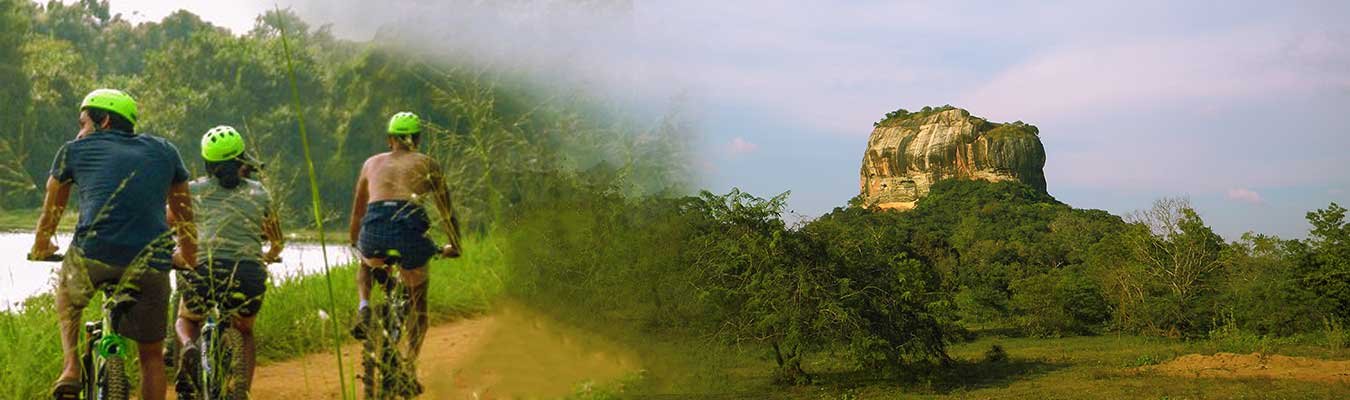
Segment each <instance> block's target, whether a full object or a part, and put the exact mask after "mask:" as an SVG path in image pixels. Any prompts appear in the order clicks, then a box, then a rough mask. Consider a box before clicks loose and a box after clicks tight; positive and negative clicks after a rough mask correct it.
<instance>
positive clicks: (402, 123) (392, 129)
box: [389, 111, 422, 136]
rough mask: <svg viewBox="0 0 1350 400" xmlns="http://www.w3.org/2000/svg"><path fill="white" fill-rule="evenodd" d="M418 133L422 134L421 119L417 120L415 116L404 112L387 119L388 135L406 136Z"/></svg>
mask: <svg viewBox="0 0 1350 400" xmlns="http://www.w3.org/2000/svg"><path fill="white" fill-rule="evenodd" d="M419 132H422V119H421V118H417V114H413V113H410V112H407V111H404V112H401V113H398V114H394V116H393V117H392V118H389V134H390V135H394V136H407V135H411V134H414V133H419Z"/></svg>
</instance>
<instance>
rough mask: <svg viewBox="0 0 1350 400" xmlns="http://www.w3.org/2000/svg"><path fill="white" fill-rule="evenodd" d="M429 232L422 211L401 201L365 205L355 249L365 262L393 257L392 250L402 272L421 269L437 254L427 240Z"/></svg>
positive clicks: (427, 220)
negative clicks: (366, 259)
mask: <svg viewBox="0 0 1350 400" xmlns="http://www.w3.org/2000/svg"><path fill="white" fill-rule="evenodd" d="M430 228H431V219H430V218H428V217H427V212H426V210H424V209H422V207H420V206H418V205H416V204H413V203H409V202H407V201H402V200H392V201H377V202H374V203H370V204H367V205H366V216H365V217H364V218H361V236H360V237H359V238H358V239H357V242H356V248H357V249H358V250H360V251H361V256H362V257H365V258H384V257H393V256H395V254H391V250H393V251H394V252H396V256H397V257H398V258H399V260H398V262H399V264H400V266H402V267H403V269H417V268H421V267H423V266H425V265H427V261H429V260H431V256H433V255H435V254H436V253H438V252H439V251H440V249H438V248H436V244H435V243H434V242H432V241H431V239H430V238H428V237H427V230H428V229H430Z"/></svg>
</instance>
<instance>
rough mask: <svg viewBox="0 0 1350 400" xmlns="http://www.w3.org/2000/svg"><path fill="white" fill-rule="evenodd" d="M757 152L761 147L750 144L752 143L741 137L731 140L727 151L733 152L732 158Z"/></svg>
mask: <svg viewBox="0 0 1350 400" xmlns="http://www.w3.org/2000/svg"><path fill="white" fill-rule="evenodd" d="M755 150H759V145H757V144H754V143H750V141H748V140H745V139H744V138H741V137H739V136H738V137H736V138H735V139H731V143H728V144H727V151H729V152H731V155H732V156H739V155H744V154H750V153H753V152H755Z"/></svg>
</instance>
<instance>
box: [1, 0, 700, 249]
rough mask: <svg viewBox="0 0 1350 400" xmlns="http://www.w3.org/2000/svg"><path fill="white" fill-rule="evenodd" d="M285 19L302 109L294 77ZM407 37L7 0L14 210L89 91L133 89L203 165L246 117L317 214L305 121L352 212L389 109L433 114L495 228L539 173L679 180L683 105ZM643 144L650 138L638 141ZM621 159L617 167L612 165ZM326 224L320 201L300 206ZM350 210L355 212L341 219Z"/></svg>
mask: <svg viewBox="0 0 1350 400" xmlns="http://www.w3.org/2000/svg"><path fill="white" fill-rule="evenodd" d="M283 29H285V32H286V35H287V39H289V40H290V46H291V48H292V49H293V52H292V54H291V56H292V57H293V62H294V66H295V72H296V78H297V79H296V80H297V82H296V86H297V88H298V91H299V97H300V99H301V105H300V107H301V108H300V109H296V107H295V106H294V104H293V102H292V97H291V91H290V86H289V82H288V79H287V75H286V53H285V52H284V51H283V46H282V41H281V33H282V30H283ZM399 43H401V41H397V40H380V38H376V40H373V41H371V42H352V41H346V40H341V39H338V38H335V37H334V36H333V35H332V34H331V32H330V31H329V30H328V29H327V28H326V27H320V28H317V29H314V28H312V27H310V26H309V25H308V24H307V23H305V22H304V21H302V20H301V19H300V18H298V17H297V16H296V15H295V14H293V13H292V12H290V11H289V10H277V11H269V12H267V13H266V14H264V15H261V16H259V17H258V19H257V22H256V25H255V26H254V28H253V29H252V30H250V31H248V32H229V31H227V30H225V29H223V28H220V27H216V26H212V25H211V24H210V23H207V22H205V21H203V20H202V19H201V18H200V17H198V16H196V15H193V14H191V13H189V12H186V11H178V12H176V13H174V14H171V15H169V16H167V17H165V18H164V19H163V20H161V21H159V22H150V23H141V24H134V25H133V24H131V23H129V22H127V21H126V20H124V19H122V18H121V17H120V16H118V15H109V8H108V3H107V1H96V0H82V1H79V2H73V3H70V4H65V3H62V2H57V1H51V2H48V3H46V4H43V5H39V4H35V3H32V2H29V1H23V0H0V59H2V60H4V62H3V65H0V90H3V93H0V95H2V96H3V97H4V98H5V99H7V100H6V101H5V106H4V107H0V127H2V128H0V209H6V208H9V209H17V208H35V207H37V206H38V205H39V204H40V202H41V195H42V192H41V190H40V187H41V186H42V185H43V184H44V183H45V177H46V174H47V169H48V168H50V166H51V158H52V157H53V156H54V155H55V154H56V150H57V149H58V148H59V147H60V146H61V145H62V144H63V143H65V142H66V141H68V140H72V139H73V138H74V135H75V131H76V130H77V129H76V125H77V124H76V113H77V110H76V105H78V104H79V101H80V99H81V98H82V97H83V96H84V95H85V94H86V93H88V92H89V91H90V90H92V89H94V88H98V87H112V88H119V89H123V90H125V91H127V92H128V93H130V94H131V95H132V96H134V97H135V98H136V100H137V102H138V103H139V105H140V114H141V120H140V122H139V124H138V126H137V129H138V130H139V131H141V132H146V133H150V134H154V135H159V136H164V137H167V138H169V139H170V140H171V141H172V142H173V143H174V144H175V145H177V147H178V149H179V150H180V152H181V153H182V154H183V155H184V160H185V161H187V164H188V168H189V169H190V170H194V171H200V170H201V168H202V166H201V163H200V162H199V161H198V157H196V155H197V154H199V152H200V147H199V146H200V145H199V140H200V137H201V135H202V134H203V133H205V132H206V130H207V129H210V128H212V127H214V126H217V125H232V126H235V127H236V128H238V129H239V130H240V132H242V133H244V135H245V136H246V137H247V138H248V140H249V146H250V147H251V150H252V151H253V152H255V153H256V154H257V156H259V157H260V158H261V159H263V160H265V161H266V162H267V170H266V172H267V179H268V180H271V181H272V184H271V185H269V187H271V188H272V190H273V192H274V194H275V195H277V196H278V197H279V198H282V199H284V200H285V201H284V203H285V204H287V205H289V206H290V207H291V208H292V209H299V210H306V209H308V208H309V207H308V204H309V202H310V198H309V197H310V194H309V190H293V189H292V188H294V187H303V186H302V185H308V182H307V181H306V178H305V168H304V166H305V164H304V162H305V160H304V158H303V152H302V151H301V150H302V149H301V143H300V135H299V133H298V132H299V126H298V124H297V117H298V116H300V114H301V112H303V116H304V117H305V122H306V123H307V128H308V130H309V132H311V135H310V137H311V138H312V139H311V143H310V149H311V151H312V152H313V156H314V160H313V162H314V164H315V167H316V168H317V169H318V170H319V171H321V173H320V174H319V175H318V178H319V180H318V182H317V183H318V186H319V193H320V196H321V198H322V200H323V206H324V209H325V210H326V211H327V212H326V215H325V218H329V219H334V220H339V219H341V217H343V216H345V215H346V214H345V211H346V210H349V209H350V208H349V202H350V196H351V188H352V184H353V182H354V181H355V178H356V174H357V172H358V171H359V169H360V166H361V162H362V161H363V160H364V159H365V158H366V157H368V156H370V155H371V154H374V153H376V152H379V151H384V150H385V149H386V144H385V139H384V134H383V132H384V124H385V123H386V122H387V121H388V118H389V116H390V115H393V114H394V113H395V112H399V111H413V112H415V113H417V114H419V115H421V116H422V118H423V121H424V124H426V125H428V126H427V127H426V128H425V129H426V130H427V134H426V135H424V136H426V138H424V142H425V143H424V145H423V146H422V147H423V148H422V150H423V151H424V152H427V153H430V154H433V155H435V156H436V158H437V159H438V160H441V161H442V162H443V164H444V167H445V168H446V170H447V171H449V175H450V176H449V179H450V180H451V181H452V184H451V187H453V188H454V192H455V193H454V195H455V197H456V203H457V205H458V207H459V208H460V209H461V212H462V216H461V220H462V221H466V222H468V223H469V224H470V225H471V226H475V227H478V228H479V229H481V228H482V227H484V226H485V224H486V223H487V221H488V220H489V219H490V215H491V214H492V213H494V212H495V211H492V210H493V209H494V207H496V208H497V209H503V208H505V207H509V205H510V204H511V202H512V201H513V200H512V199H519V198H520V197H521V196H522V194H523V191H525V190H530V189H529V188H530V187H531V183H530V180H529V179H527V178H523V177H525V176H527V175H539V174H563V175H566V174H571V173H575V172H577V171H582V172H584V171H588V170H592V169H597V171H596V173H601V174H604V173H614V174H620V175H623V176H625V177H630V178H632V179H629V180H628V181H629V182H635V184H634V185H633V187H632V188H631V189H632V191H634V193H645V192H654V191H659V190H663V189H666V188H668V187H673V186H674V185H677V184H678V183H679V182H678V181H679V179H677V177H680V176H682V174H680V173H679V172H680V171H682V168H683V163H682V162H681V157H682V155H683V153H684V149H683V144H684V138H682V137H681V136H680V134H681V133H682V132H681V129H683V127H682V126H680V124H679V121H678V119H677V118H676V117H675V116H670V117H667V118H662V119H659V120H656V121H648V122H635V121H633V120H632V119H630V118H625V117H621V116H616V115H617V114H619V113H618V112H617V111H614V110H609V109H604V108H602V107H600V106H599V105H597V104H598V103H596V102H594V101H592V100H590V99H592V98H593V97H591V96H588V95H587V94H585V93H581V92H579V91H571V90H567V89H564V88H557V87H552V86H550V87H548V88H542V87H543V86H546V85H543V84H540V83H539V82H533V81H531V80H530V79H529V77H526V76H513V75H510V74H509V73H501V72H494V71H490V70H488V69H487V68H481V67H475V66H474V65H475V64H474V60H465V59H460V60H456V62H453V63H451V62H446V61H444V60H440V59H436V58H433V57H431V56H425V55H412V54H416V52H412V51H403V50H404V49H402V48H400V47H399ZM637 143H641V146H639V145H637ZM606 170H612V171H608V172H605V171H606ZM282 215H287V216H292V217H293V218H292V219H291V220H290V221H288V222H289V223H290V225H298V226H312V224H313V221H312V218H309V213H307V212H298V213H287V212H283V213H282ZM342 221H343V222H345V220H342Z"/></svg>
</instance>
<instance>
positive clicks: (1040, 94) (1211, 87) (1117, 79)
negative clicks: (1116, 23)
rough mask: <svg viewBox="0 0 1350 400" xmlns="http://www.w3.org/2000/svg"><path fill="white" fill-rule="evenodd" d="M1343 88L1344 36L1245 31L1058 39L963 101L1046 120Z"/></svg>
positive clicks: (1347, 69)
mask: <svg viewBox="0 0 1350 400" xmlns="http://www.w3.org/2000/svg"><path fill="white" fill-rule="evenodd" d="M1335 89H1347V90H1350V35H1344V34H1335V33H1327V32H1315V31H1298V30H1291V29H1287V28H1282V29H1275V28H1243V29H1234V30H1229V31H1223V32H1216V33H1206V34H1193V35H1191V36H1183V37H1150V36H1137V37H1125V38H1113V39H1109V40H1107V41H1105V42H1084V43H1064V44H1060V45H1057V46H1054V47H1051V48H1047V49H1045V50H1043V51H1042V53H1041V54H1038V55H1036V56H1033V57H1031V58H1030V59H1028V60H1027V61H1025V62H1023V63H1020V64H1018V65H1015V66H1012V67H1010V68H1008V69H1006V70H1004V71H1003V72H1002V73H1000V74H997V75H996V76H994V77H993V78H992V79H991V80H989V81H988V82H987V83H986V84H985V85H983V86H982V87H979V88H978V89H976V90H974V91H972V92H970V93H968V94H966V95H965V97H964V99H963V101H962V103H963V104H970V105H972V106H974V107H976V108H978V109H981V110H991V111H993V112H994V115H993V116H995V117H1000V116H1007V117H1009V118H1011V117H1015V118H1023V119H1026V118H1031V119H1052V118H1056V117H1063V116H1066V115H1078V114H1083V113H1096V112H1102V111H1110V110H1118V109H1138V108H1141V107H1148V106H1150V105H1155V104H1168V105H1176V104H1182V105H1185V106H1186V107H1189V108H1192V109H1195V110H1200V111H1203V110H1205V109H1212V108H1213V107H1214V104H1216V103H1218V104H1225V103H1233V102H1237V101H1242V100H1245V99H1251V98H1258V97H1269V96H1273V95H1281V94H1295V93H1314V92H1318V91H1326V90H1335Z"/></svg>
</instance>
